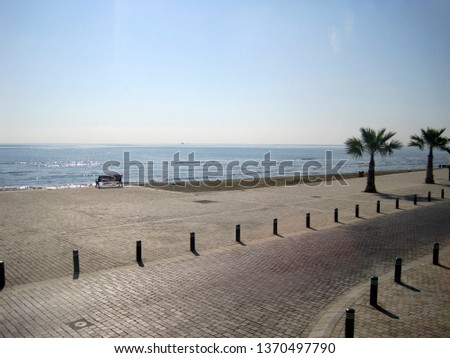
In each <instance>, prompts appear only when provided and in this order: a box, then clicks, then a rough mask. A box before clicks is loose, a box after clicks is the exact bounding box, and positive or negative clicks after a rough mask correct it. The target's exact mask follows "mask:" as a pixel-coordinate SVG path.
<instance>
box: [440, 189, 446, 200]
mask: <svg viewBox="0 0 450 358" xmlns="http://www.w3.org/2000/svg"><path fill="white" fill-rule="evenodd" d="M444 198H445V196H444V189H441V199H444Z"/></svg>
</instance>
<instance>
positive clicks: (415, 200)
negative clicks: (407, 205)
mask: <svg viewBox="0 0 450 358" xmlns="http://www.w3.org/2000/svg"><path fill="white" fill-rule="evenodd" d="M414 205H417V194H414Z"/></svg>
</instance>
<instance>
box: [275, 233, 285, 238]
mask: <svg viewBox="0 0 450 358" xmlns="http://www.w3.org/2000/svg"><path fill="white" fill-rule="evenodd" d="M274 235H275V236H278V237H281V238H282V239H284V236H283V235H280V234H274Z"/></svg>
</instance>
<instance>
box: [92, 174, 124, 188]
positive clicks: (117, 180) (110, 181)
mask: <svg viewBox="0 0 450 358" xmlns="http://www.w3.org/2000/svg"><path fill="white" fill-rule="evenodd" d="M122 186H123V183H122V175H120V174H114V175H99V177H98V178H97V180H96V181H95V187H96V188H98V189H101V188H121V187H122Z"/></svg>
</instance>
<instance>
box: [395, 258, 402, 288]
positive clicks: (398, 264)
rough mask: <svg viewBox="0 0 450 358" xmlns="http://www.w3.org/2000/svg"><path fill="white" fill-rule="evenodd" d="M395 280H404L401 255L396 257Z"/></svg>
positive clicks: (398, 281)
mask: <svg viewBox="0 0 450 358" xmlns="http://www.w3.org/2000/svg"><path fill="white" fill-rule="evenodd" d="M394 282H397V283H400V282H402V259H401V258H400V257H397V258H396V259H395V273H394Z"/></svg>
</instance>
